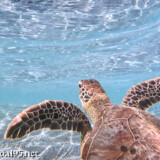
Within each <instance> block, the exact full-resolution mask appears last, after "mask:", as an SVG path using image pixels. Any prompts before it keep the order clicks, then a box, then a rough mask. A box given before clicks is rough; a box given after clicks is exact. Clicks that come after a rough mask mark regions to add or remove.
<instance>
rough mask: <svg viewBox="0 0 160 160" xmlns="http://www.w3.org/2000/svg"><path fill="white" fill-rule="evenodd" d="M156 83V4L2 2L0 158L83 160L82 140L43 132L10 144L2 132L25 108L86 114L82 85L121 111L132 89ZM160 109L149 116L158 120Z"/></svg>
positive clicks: (159, 26)
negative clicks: (55, 105)
mask: <svg viewBox="0 0 160 160" xmlns="http://www.w3.org/2000/svg"><path fill="white" fill-rule="evenodd" d="M154 77H160V1H159V0H3V1H0V110H1V114H0V143H1V145H0V151H10V150H24V151H38V152H41V155H40V157H39V158H38V159H39V160H41V159H42V160H44V159H46V160H50V159H55V160H67V159H68V160H79V159H80V135H79V134H78V133H73V132H68V131H50V130H47V129H46V130H39V131H36V132H32V133H31V134H30V135H27V136H26V137H24V138H23V139H19V140H12V141H9V140H4V138H3V136H4V132H5V130H6V128H7V126H8V124H9V123H10V122H11V120H12V119H13V118H14V117H15V116H16V115H17V114H18V113H20V112H21V111H22V110H23V109H24V108H26V107H29V106H31V105H34V104H37V103H39V102H42V101H44V100H46V99H53V100H54V99H55V100H63V101H68V102H72V103H74V104H76V105H78V106H79V107H80V108H81V109H82V107H81V104H80V101H79V97H78V81H79V80H81V79H91V78H94V79H97V80H98V81H99V82H100V83H101V84H102V86H103V87H104V89H105V90H106V92H107V94H108V95H109V97H110V99H111V101H112V102H113V103H114V104H120V103H121V102H122V99H123V97H124V96H125V94H126V92H127V91H128V89H129V88H130V87H131V86H133V85H135V84H137V83H139V82H142V81H144V80H148V79H151V78H154ZM159 106H160V105H159V104H156V105H154V106H153V107H151V108H150V109H148V111H149V112H151V113H153V114H155V115H156V116H158V117H160V107H159ZM82 110H83V109H82ZM24 146H25V147H24ZM3 159H10V158H3ZM15 159H18V158H15ZM28 159H30V158H28Z"/></svg>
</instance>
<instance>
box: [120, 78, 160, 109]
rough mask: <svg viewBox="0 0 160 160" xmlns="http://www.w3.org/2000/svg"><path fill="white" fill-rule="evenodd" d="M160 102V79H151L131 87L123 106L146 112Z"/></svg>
mask: <svg viewBox="0 0 160 160" xmlns="http://www.w3.org/2000/svg"><path fill="white" fill-rule="evenodd" d="M159 101H160V77H158V78H154V79H150V80H147V81H144V82H141V83H138V84H136V85H135V86H133V87H131V88H130V89H129V91H128V92H127V94H126V95H125V97H124V99H123V102H122V104H123V105H126V106H130V107H136V108H139V109H142V110H145V109H147V108H149V107H150V106H152V105H153V104H155V103H157V102H159Z"/></svg>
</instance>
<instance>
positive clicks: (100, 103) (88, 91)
mask: <svg viewBox="0 0 160 160" xmlns="http://www.w3.org/2000/svg"><path fill="white" fill-rule="evenodd" d="M79 98H80V100H81V103H82V106H83V108H84V110H85V111H86V112H87V113H88V114H90V116H91V117H93V115H91V114H95V113H93V111H96V112H100V111H101V109H102V107H104V106H105V105H111V102H110V99H109V97H108V96H107V94H106V93H105V91H104V89H103V88H102V86H101V85H100V83H99V82H98V81H97V80H95V79H90V80H81V81H79ZM92 119H93V118H92Z"/></svg>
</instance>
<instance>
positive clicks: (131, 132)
mask: <svg viewBox="0 0 160 160" xmlns="http://www.w3.org/2000/svg"><path fill="white" fill-rule="evenodd" d="M143 113H144V114H143ZM146 115H148V117H150V114H148V113H147V112H145V111H142V110H141V112H139V110H138V109H136V108H131V107H127V106H124V105H115V106H113V107H112V106H111V107H109V108H108V109H107V110H106V113H104V115H103V116H102V117H101V118H100V119H99V120H98V121H97V122H96V123H95V127H94V128H93V130H92V132H91V133H90V135H88V141H86V142H85V145H84V148H87V151H86V150H85V149H83V152H82V153H83V154H82V159H83V160H86V159H87V160H92V159H96V158H97V159H98V160H112V159H114V160H126V159H129V160H146V159H148V160H149V159H150V158H153V160H159V159H160V145H159V144H160V128H159V129H158V128H156V127H155V126H154V125H153V123H151V122H150V121H148V120H147V119H146V117H145V116H146ZM155 120H156V118H155ZM153 121H154V118H153ZM159 125H160V121H159ZM102 135H103V136H102ZM123 146H125V147H126V148H125V149H126V150H122V147H123Z"/></svg>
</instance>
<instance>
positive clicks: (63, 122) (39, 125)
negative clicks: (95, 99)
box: [4, 100, 91, 139]
mask: <svg viewBox="0 0 160 160" xmlns="http://www.w3.org/2000/svg"><path fill="white" fill-rule="evenodd" d="M43 128H49V129H51V130H72V131H77V132H79V133H81V134H82V137H84V135H85V134H86V132H87V131H89V130H91V125H90V122H89V120H88V118H87V117H86V116H85V114H84V113H83V112H82V111H81V110H80V109H79V108H78V107H77V106H76V105H73V104H72V103H68V102H63V101H54V100H48V101H44V102H42V103H40V104H38V105H34V106H31V107H29V108H27V109H25V110H24V111H23V112H22V113H20V114H18V115H17V116H16V117H15V118H14V119H13V121H12V122H11V124H10V125H9V126H8V128H7V131H6V133H5V135H4V138H5V139H17V138H22V137H23V136H25V135H27V134H29V133H30V132H32V131H35V130H39V129H43Z"/></svg>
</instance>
